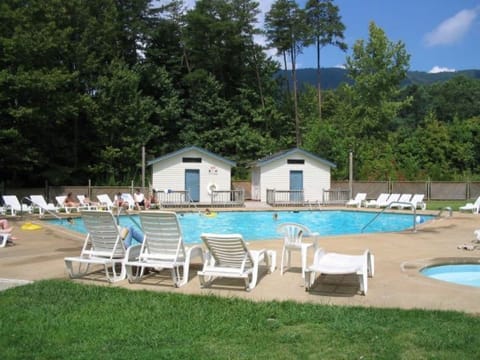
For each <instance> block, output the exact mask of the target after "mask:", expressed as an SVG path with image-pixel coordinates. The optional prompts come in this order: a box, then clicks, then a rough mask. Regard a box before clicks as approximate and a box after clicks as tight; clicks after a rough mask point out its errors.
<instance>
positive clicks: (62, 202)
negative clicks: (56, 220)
mask: <svg viewBox="0 0 480 360" xmlns="http://www.w3.org/2000/svg"><path fill="white" fill-rule="evenodd" d="M66 198H67V197H66V196H65V195H61V196H55V200H57V208H58V211H60V210H62V209H63V210H65V212H66V213H67V214H69V213H71V212H72V211H75V212H80V211H81V210H88V208H87V207H86V206H65V199H66Z"/></svg>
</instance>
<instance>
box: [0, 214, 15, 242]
mask: <svg viewBox="0 0 480 360" xmlns="http://www.w3.org/2000/svg"><path fill="white" fill-rule="evenodd" d="M12 231H13V227H12V226H10V224H9V223H8V220H7V219H0V234H10V238H9V239H8V240H7V241H8V242H9V243H11V242H12V241H13V240H17V238H16V237H13V236H11V234H12Z"/></svg>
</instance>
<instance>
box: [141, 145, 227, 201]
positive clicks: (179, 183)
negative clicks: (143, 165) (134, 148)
mask: <svg viewBox="0 0 480 360" xmlns="http://www.w3.org/2000/svg"><path fill="white" fill-rule="evenodd" d="M147 165H148V166H151V167H152V188H153V189H155V190H156V191H165V192H168V191H188V193H189V196H190V198H191V201H193V202H199V203H209V202H210V201H211V197H210V194H211V191H212V190H231V173H232V167H234V166H236V163H235V162H234V161H231V160H228V159H226V158H224V157H221V156H219V155H216V154H214V153H212V152H210V151H207V150H205V149H202V148H199V147H196V146H191V147H186V148H183V149H181V150H178V151H175V152H172V153H169V154H166V155H164V156H160V157H158V158H156V159H154V160H151V161H149V162H148V163H147Z"/></svg>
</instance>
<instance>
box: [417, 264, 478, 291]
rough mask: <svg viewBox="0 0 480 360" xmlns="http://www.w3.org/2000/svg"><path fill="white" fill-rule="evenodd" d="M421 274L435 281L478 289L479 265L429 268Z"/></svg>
mask: <svg viewBox="0 0 480 360" xmlns="http://www.w3.org/2000/svg"><path fill="white" fill-rule="evenodd" d="M421 273H422V274H423V275H425V276H428V277H431V278H434V279H437V280H442V281H447V282H451V283H455V284H460V285H467V286H474V287H480V264H453V265H438V266H430V267H427V268H425V269H422V270H421Z"/></svg>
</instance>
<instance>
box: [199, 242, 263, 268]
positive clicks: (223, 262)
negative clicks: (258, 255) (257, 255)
mask: <svg viewBox="0 0 480 360" xmlns="http://www.w3.org/2000/svg"><path fill="white" fill-rule="evenodd" d="M201 239H202V241H203V243H204V244H205V246H206V248H207V250H208V252H209V253H210V255H211V256H212V257H213V258H214V259H215V266H216V267H223V268H233V269H239V270H240V271H244V270H248V269H250V268H252V267H253V259H252V256H251V254H250V252H249V251H248V248H247V245H246V244H245V241H243V237H242V235H240V234H202V235H201Z"/></svg>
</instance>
